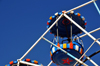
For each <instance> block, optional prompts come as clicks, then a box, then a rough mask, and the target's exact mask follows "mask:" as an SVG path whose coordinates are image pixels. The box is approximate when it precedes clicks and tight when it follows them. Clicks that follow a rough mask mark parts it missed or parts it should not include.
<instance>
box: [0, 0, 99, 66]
mask: <svg viewBox="0 0 100 66" xmlns="http://www.w3.org/2000/svg"><path fill="white" fill-rule="evenodd" d="M88 1H90V0H0V66H4V65H6V64H8V63H9V62H10V61H16V60H17V59H19V58H20V57H21V56H22V55H23V54H24V53H25V52H26V51H27V50H28V49H29V48H30V47H31V46H32V45H33V44H34V43H35V41H36V40H37V39H38V38H39V37H40V36H41V35H42V34H43V33H44V31H46V26H47V21H48V20H49V17H50V16H52V15H54V13H56V12H61V11H62V10H70V9H72V8H74V7H76V6H78V5H81V4H83V3H85V2H88ZM96 2H97V4H98V6H99V8H100V0H98V1H96ZM75 12H76V13H77V12H79V13H81V14H82V15H83V16H84V17H85V19H86V21H87V28H86V30H87V31H88V32H89V31H91V30H94V29H96V28H98V27H100V23H99V22H100V15H99V14H98V12H97V10H96V8H95V6H94V4H93V3H91V4H89V5H87V6H85V7H82V8H80V9H78V10H75ZM92 35H93V36H95V37H96V38H100V31H97V32H95V33H93V34H92ZM45 37H46V38H47V39H49V40H52V38H53V35H51V34H49V33H47V34H46V36H45ZM82 39H83V42H84V46H85V50H86V49H87V48H88V47H89V46H90V44H91V43H92V42H93V40H92V39H91V38H89V37H88V36H86V37H84V38H82ZM99 48H100V46H99V45H98V44H97V43H95V44H94V45H93V47H92V48H91V50H90V51H88V53H87V54H86V55H90V54H91V53H93V52H95V51H97V50H99ZM49 51H50V44H49V43H47V42H46V41H44V40H41V41H40V42H39V43H38V44H37V45H36V46H35V48H33V50H32V51H31V52H30V53H29V54H28V55H27V56H26V57H25V58H30V59H32V60H37V61H38V62H39V63H42V64H43V65H44V66H46V65H47V64H48V63H49V62H50V61H51V60H50V54H49ZM92 59H93V60H94V61H95V62H97V64H99V65H100V54H98V55H96V56H95V57H93V58H92ZM86 63H87V64H89V66H93V65H92V64H91V63H90V62H89V61H88V62H86ZM51 66H55V64H52V65H51Z"/></svg>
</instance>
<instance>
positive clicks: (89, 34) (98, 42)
mask: <svg viewBox="0 0 100 66" xmlns="http://www.w3.org/2000/svg"><path fill="white" fill-rule="evenodd" d="M64 16H65V17H66V18H67V19H69V20H70V21H71V22H72V23H73V24H74V25H76V26H77V27H78V28H79V29H81V30H82V31H83V32H84V33H86V34H87V35H88V36H89V37H90V38H92V39H93V40H94V41H96V38H95V37H93V36H92V35H91V34H89V33H88V32H87V31H86V30H84V29H83V28H82V27H81V26H80V25H78V24H77V23H76V22H75V21H74V20H72V19H71V18H70V17H69V16H67V15H66V14H64ZM96 42H97V43H98V44H99V45H100V42H99V41H96Z"/></svg>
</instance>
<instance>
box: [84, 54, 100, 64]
mask: <svg viewBox="0 0 100 66" xmlns="http://www.w3.org/2000/svg"><path fill="white" fill-rule="evenodd" d="M85 57H86V58H87V59H88V60H89V61H90V62H91V63H92V64H94V65H95V66H98V65H97V64H96V63H95V62H94V61H93V60H92V59H90V58H89V57H88V56H86V55H85Z"/></svg>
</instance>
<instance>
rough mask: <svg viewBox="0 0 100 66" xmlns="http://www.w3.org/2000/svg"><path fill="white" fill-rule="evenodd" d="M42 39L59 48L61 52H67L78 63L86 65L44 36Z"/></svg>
mask: <svg viewBox="0 0 100 66" xmlns="http://www.w3.org/2000/svg"><path fill="white" fill-rule="evenodd" d="M43 39H44V40H45V41H47V42H48V43H50V44H52V45H53V46H55V47H57V48H58V49H59V50H61V51H62V52H64V53H65V54H67V55H68V56H70V57H71V58H73V59H75V60H76V61H77V62H79V63H80V64H82V65H84V66H88V65H87V64H85V63H84V62H82V61H80V60H79V59H77V58H76V57H74V56H73V55H71V54H70V53H68V52H66V51H65V50H63V49H61V48H60V47H58V46H57V45H55V44H54V43H52V42H51V41H49V40H48V39H46V38H44V37H43Z"/></svg>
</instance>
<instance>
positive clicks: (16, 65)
mask: <svg viewBox="0 0 100 66" xmlns="http://www.w3.org/2000/svg"><path fill="white" fill-rule="evenodd" d="M90 3H94V5H95V7H96V9H97V11H98V13H99V14H100V10H99V8H98V6H97V4H96V2H95V0H91V1H89V2H86V3H84V4H82V5H80V6H77V7H75V8H73V9H71V10H68V11H65V10H64V11H62V12H57V13H55V14H54V15H53V16H51V17H50V18H49V20H48V21H47V30H46V31H45V32H44V33H43V35H41V37H40V38H39V39H38V40H37V41H36V42H35V43H34V44H33V45H32V46H31V48H30V49H29V50H28V51H27V52H26V53H25V54H24V55H23V56H22V57H21V58H20V59H18V60H17V61H11V62H10V63H9V64H7V65H5V66H43V65H42V64H39V63H38V61H36V60H31V59H24V57H25V56H26V55H27V54H28V53H29V52H30V51H31V50H32V49H33V48H34V47H35V46H36V45H37V44H38V42H39V41H40V40H41V39H44V40H45V41H47V42H48V44H51V46H50V58H51V62H50V63H49V64H48V65H47V66H50V65H51V64H52V63H55V64H56V65H58V66H76V65H78V66H81V65H84V66H88V64H86V63H85V62H86V61H87V60H88V61H90V62H91V63H92V64H93V65H95V66H99V65H98V64H97V63H96V62H95V61H93V60H92V59H91V57H93V56H95V55H96V54H98V53H99V52H100V50H98V51H96V52H94V53H93V54H91V55H90V56H87V55H86V53H87V52H88V51H89V50H90V48H91V47H92V46H93V45H94V43H95V42H96V43H98V45H100V41H99V40H100V38H97V39H96V38H95V37H94V36H92V35H91V33H93V32H96V31H98V30H100V28H97V29H95V30H93V31H90V32H87V31H86V30H85V29H86V25H87V21H86V20H85V18H84V17H83V16H82V15H81V14H80V13H74V10H76V9H79V8H81V7H83V6H86V5H88V4H90ZM48 32H50V34H53V35H54V38H53V40H52V41H50V40H48V39H46V38H45V37H44V36H45V35H46V34H47V33H48ZM82 32H84V33H85V34H83V35H81V36H78V35H79V34H81V33H82ZM86 35H87V36H89V37H90V38H91V39H92V40H93V43H92V44H91V45H90V46H89V47H88V48H87V50H86V51H84V47H85V46H84V44H83V41H82V37H84V36H86ZM60 39H61V41H59V40H60ZM83 58H85V59H83ZM23 59H24V60H23Z"/></svg>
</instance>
